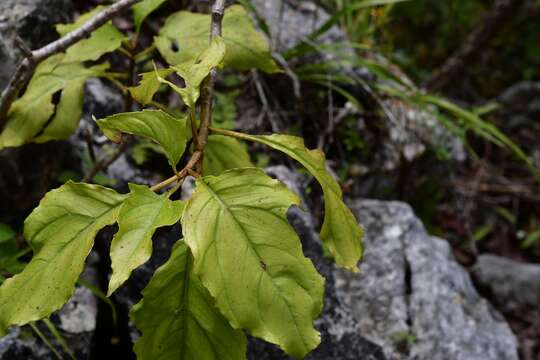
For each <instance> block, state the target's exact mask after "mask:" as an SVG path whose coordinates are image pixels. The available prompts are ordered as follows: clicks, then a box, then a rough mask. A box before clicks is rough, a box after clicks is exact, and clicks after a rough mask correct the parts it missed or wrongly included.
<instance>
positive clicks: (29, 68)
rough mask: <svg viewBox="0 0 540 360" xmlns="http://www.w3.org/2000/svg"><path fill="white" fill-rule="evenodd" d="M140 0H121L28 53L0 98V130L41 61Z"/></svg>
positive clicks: (90, 32)
mask: <svg viewBox="0 0 540 360" xmlns="http://www.w3.org/2000/svg"><path fill="white" fill-rule="evenodd" d="M140 1H141V0H120V1H118V2H117V3H115V4H113V5H111V6H109V7H108V8H107V9H105V10H103V11H102V12H100V13H99V14H97V15H96V16H94V17H93V18H92V19H90V20H89V21H87V22H86V23H85V24H84V25H83V26H81V27H80V28H78V29H76V30H73V31H72V32H70V33H68V34H66V35H65V36H63V37H61V38H60V39H58V40H56V41H54V42H52V43H50V44H48V45H45V46H44V47H42V48H40V49H37V50H34V51H32V52H31V53H30V54H27V57H26V58H24V59H23V60H22V61H21V62H20V64H19V66H18V68H17V71H15V73H14V75H13V77H12V78H11V79H10V81H9V83H8V85H7V86H6V88H5V89H4V91H3V92H2V97H1V99H0V130H2V129H3V128H4V126H5V124H6V122H7V115H8V111H9V108H10V107H11V104H12V103H13V102H14V101H15V99H16V98H17V95H18V94H19V92H20V91H21V89H22V88H23V87H24V85H25V84H26V83H27V82H28V81H29V80H30V78H31V77H32V75H33V73H34V70H35V69H36V66H37V65H38V64H39V63H41V62H42V61H44V60H46V59H47V58H49V57H50V56H52V55H54V54H57V53H59V52H62V51H64V50H66V49H67V48H68V47H70V46H71V45H73V44H75V43H76V42H78V41H79V40H82V39H84V38H87V37H89V36H90V35H91V34H92V31H94V30H96V29H97V28H98V27H100V26H101V25H103V24H105V23H106V22H107V21H109V20H111V19H112V18H113V17H114V16H116V15H117V14H118V13H120V12H122V11H123V10H125V9H127V8H129V7H131V6H132V5H134V4H136V3H138V2H140Z"/></svg>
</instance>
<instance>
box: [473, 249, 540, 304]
mask: <svg viewBox="0 0 540 360" xmlns="http://www.w3.org/2000/svg"><path fill="white" fill-rule="evenodd" d="M472 274H473V278H474V280H475V282H476V283H477V284H478V285H479V286H481V287H482V288H483V289H485V290H488V291H489V292H491V293H492V294H493V297H492V298H493V300H494V301H495V302H496V305H497V306H498V307H499V308H500V309H502V310H503V311H504V312H513V311H516V310H519V309H522V308H523V307H533V308H537V307H538V306H540V264H524V263H519V262H516V261H513V260H510V259H507V258H502V257H500V256H496V255H480V256H479V257H478V261H477V262H476V264H475V265H474V267H473V268H472Z"/></svg>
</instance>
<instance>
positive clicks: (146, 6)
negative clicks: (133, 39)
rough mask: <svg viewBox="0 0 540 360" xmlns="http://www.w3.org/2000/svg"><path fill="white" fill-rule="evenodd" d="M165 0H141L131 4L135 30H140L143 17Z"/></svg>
mask: <svg viewBox="0 0 540 360" xmlns="http://www.w3.org/2000/svg"><path fill="white" fill-rule="evenodd" d="M166 1H167V0H143V1H141V2H140V3H138V4H135V5H134V6H133V20H134V22H135V28H136V29H137V32H138V31H139V30H140V28H141V25H142V23H143V21H144V19H146V17H147V16H148V15H150V14H151V13H152V12H154V11H155V10H156V9H157V8H158V7H160V6H161V5H162V4H163V3H165V2H166Z"/></svg>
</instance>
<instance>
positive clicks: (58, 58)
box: [0, 54, 109, 149]
mask: <svg viewBox="0 0 540 360" xmlns="http://www.w3.org/2000/svg"><path fill="white" fill-rule="evenodd" d="M64 56H65V55H63V54H59V55H55V56H52V57H50V58H49V59H47V60H45V61H44V62H42V63H41V64H40V65H39V66H38V67H37V69H36V72H35V74H34V76H33V78H32V80H31V81H30V83H29V84H28V88H27V89H26V92H25V93H24V95H23V96H22V97H21V98H20V99H18V100H17V101H15V102H14V103H13V106H12V107H11V109H10V111H9V114H8V121H7V124H6V127H5V129H4V131H3V132H2V133H1V134H0V149H2V148H4V147H13V146H21V145H23V144H25V143H28V142H33V141H34V142H44V141H49V140H63V139H65V138H67V137H68V136H69V134H71V133H72V132H73V131H74V130H75V129H76V128H77V124H78V123H79V120H80V117H81V112H82V96H83V85H84V82H85V81H86V80H87V79H88V78H90V77H93V76H101V75H103V74H104V73H105V70H106V69H107V68H108V67H109V65H108V64H103V65H96V66H93V67H90V68H85V67H84V66H83V65H82V64H80V63H65V61H64V60H65V58H64ZM53 100H57V101H59V102H58V103H57V104H55V102H53ZM55 109H56V111H55ZM51 117H52V119H51Z"/></svg>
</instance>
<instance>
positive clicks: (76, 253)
mask: <svg viewBox="0 0 540 360" xmlns="http://www.w3.org/2000/svg"><path fill="white" fill-rule="evenodd" d="M124 198H125V196H124V195H120V194H118V193H116V192H115V191H113V190H110V189H107V188H104V187H101V186H97V185H88V184H77V183H73V182H68V183H66V184H65V185H63V186H61V187H60V188H58V189H56V190H53V191H50V192H49V193H47V194H46V195H45V197H44V198H43V199H42V200H41V203H40V204H39V206H38V207H37V208H36V209H34V211H33V212H32V213H31V214H30V216H28V218H27V219H26V220H25V222H24V236H25V238H26V239H27V240H28V242H29V244H30V246H31V247H32V250H33V251H34V257H33V258H32V261H30V263H29V264H28V265H27V266H26V267H25V269H24V271H23V272H22V273H20V274H18V275H15V276H14V277H12V278H10V279H8V280H6V281H5V282H4V283H3V284H2V286H1V287H0V337H1V336H2V335H5V333H6V330H7V328H8V326H10V325H23V324H27V323H29V322H32V321H36V320H39V319H42V318H44V317H47V316H48V315H49V314H51V313H52V312H53V311H55V310H58V309H59V308H61V307H62V305H64V304H65V303H66V302H67V301H68V300H69V298H70V297H71V295H72V294H73V291H74V289H75V283H76V281H77V279H78V277H79V275H80V274H81V272H82V270H83V267H84V261H85V259H86V257H87V256H88V254H89V253H90V250H91V248H92V245H93V244H94V237H95V236H96V234H97V232H98V231H99V230H101V229H102V228H103V227H105V226H107V225H110V224H113V223H114V222H115V221H116V218H117V216H118V212H119V209H120V205H121V204H122V201H123V200H124Z"/></svg>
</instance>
